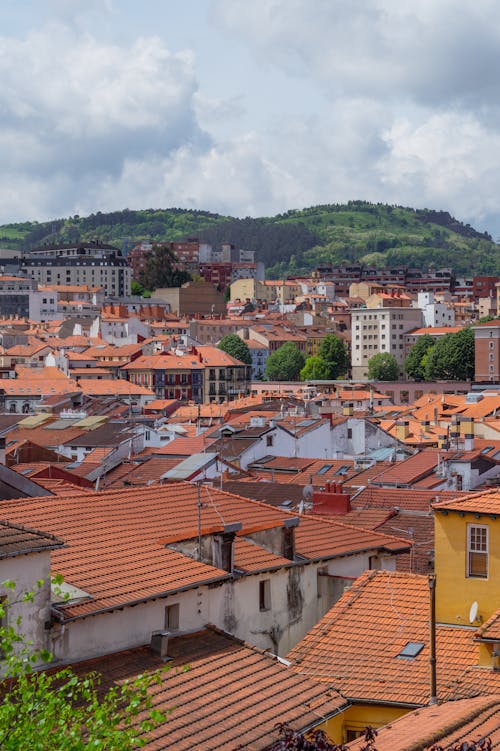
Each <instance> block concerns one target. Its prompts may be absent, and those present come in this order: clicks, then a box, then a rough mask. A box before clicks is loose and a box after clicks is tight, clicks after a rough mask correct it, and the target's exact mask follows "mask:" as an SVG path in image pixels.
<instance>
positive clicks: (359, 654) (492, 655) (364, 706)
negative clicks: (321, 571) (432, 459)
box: [288, 490, 500, 740]
mask: <svg viewBox="0 0 500 751" xmlns="http://www.w3.org/2000/svg"><path fill="white" fill-rule="evenodd" d="M433 509H434V512H435V571H436V577H435V580H434V579H433V578H431V580H428V578H427V577H424V576H419V575H416V574H405V573H402V572H389V571H376V570H374V571H367V572H365V573H364V574H363V575H362V576H361V577H360V578H359V579H358V580H357V581H356V582H355V583H354V584H353V586H352V588H351V589H350V590H348V591H347V592H345V593H344V595H343V596H342V597H341V599H340V600H339V601H338V602H337V603H335V605H334V606H333V607H332V608H331V609H330V611H329V612H328V613H327V614H326V615H325V616H324V617H323V618H322V619H321V620H320V621H319V623H318V624H317V625H316V626H315V627H314V628H313V629H312V630H311V631H310V632H309V634H307V636H306V637H305V638H304V639H303V640H302V641H301V642H300V643H299V644H297V645H296V646H295V647H294V648H293V649H292V650H291V652H290V653H289V655H288V659H289V660H290V661H291V662H292V664H293V666H294V668H295V669H296V670H297V672H299V673H300V674H301V675H303V676H307V677H309V678H312V679H316V680H318V681H320V682H328V683H329V684H330V685H332V686H333V687H334V688H335V689H336V690H338V691H340V692H341V693H342V695H343V696H345V697H346V698H347V699H348V700H349V701H350V703H351V705H352V706H351V708H350V709H348V710H347V712H346V713H345V715H344V718H345V723H344V730H343V732H344V738H345V739H347V740H351V739H352V738H353V737H355V736H356V735H358V734H360V733H361V732H362V730H363V729H364V727H366V725H372V726H375V727H378V726H381V725H385V724H387V723H388V722H392V721H393V720H395V719H396V718H397V717H399V716H401V715H402V714H404V713H406V712H407V711H409V710H410V709H412V708H416V707H418V706H425V705H427V704H428V703H429V701H430V699H431V696H432V693H431V692H432V691H433V687H432V682H431V674H430V671H429V657H430V640H429V618H430V613H431V596H432V591H433V589H434V585H433V582H434V581H435V582H436V585H435V614H436V645H437V653H436V656H437V693H436V695H437V699H438V701H447V700H450V699H461V698H466V697H474V696H478V695H481V694H483V695H485V694H499V693H500V671H499V670H498V659H499V654H500V649H499V647H500V632H499V630H498V623H499V621H500V610H499V609H498V597H499V591H500V590H499V586H500V585H499V582H500V554H499V551H500V544H499V543H500V526H499V525H500V522H499V521H498V520H499V518H500V492H499V491H498V490H490V491H487V492H484V493H474V494H462V495H461V496H460V497H458V498H455V499H451V500H443V501H440V502H435V503H433ZM497 527H498V528H497Z"/></svg>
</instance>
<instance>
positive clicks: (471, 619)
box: [469, 600, 478, 623]
mask: <svg viewBox="0 0 500 751" xmlns="http://www.w3.org/2000/svg"><path fill="white" fill-rule="evenodd" d="M477 608H478V604H477V602H476V600H474V602H473V603H472V605H471V606H470V610H469V623H474V621H475V620H476V618H477Z"/></svg>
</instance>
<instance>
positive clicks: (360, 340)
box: [351, 307, 422, 380]
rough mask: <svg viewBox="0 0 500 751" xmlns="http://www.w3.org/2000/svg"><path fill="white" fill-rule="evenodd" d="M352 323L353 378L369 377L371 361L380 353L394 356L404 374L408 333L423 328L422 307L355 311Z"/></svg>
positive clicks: (401, 372)
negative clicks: (406, 335) (406, 336)
mask: <svg viewBox="0 0 500 751" xmlns="http://www.w3.org/2000/svg"><path fill="white" fill-rule="evenodd" d="M351 320H352V328H351V331H352V357H351V362H352V377H353V379H354V380H357V379H358V378H367V377H368V361H369V360H370V358H372V357H373V356H374V355H376V354H378V353H379V352H382V353H384V352H388V353H389V354H391V355H394V357H395V358H396V360H397V361H398V364H399V367H400V375H403V372H404V371H403V366H404V361H405V334H406V333H407V332H408V331H411V330H412V329H416V328H420V327H421V326H422V311H421V310H419V309H418V308H392V307H391V308H354V309H352V310H351Z"/></svg>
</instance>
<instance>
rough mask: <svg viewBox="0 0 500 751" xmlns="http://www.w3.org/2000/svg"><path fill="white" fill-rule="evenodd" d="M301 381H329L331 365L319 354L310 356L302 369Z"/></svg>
mask: <svg viewBox="0 0 500 751" xmlns="http://www.w3.org/2000/svg"><path fill="white" fill-rule="evenodd" d="M300 380H301V381H329V380H330V367H329V363H327V362H325V360H323V358H322V357H320V356H319V355H313V356H312V357H308V358H307V360H306V364H305V365H304V367H303V368H302V370H301V371H300Z"/></svg>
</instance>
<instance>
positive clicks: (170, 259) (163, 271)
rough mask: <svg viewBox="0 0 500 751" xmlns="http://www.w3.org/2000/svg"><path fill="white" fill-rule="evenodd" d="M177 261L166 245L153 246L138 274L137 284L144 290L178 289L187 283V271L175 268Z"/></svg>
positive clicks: (189, 278)
mask: <svg viewBox="0 0 500 751" xmlns="http://www.w3.org/2000/svg"><path fill="white" fill-rule="evenodd" d="M176 261H177V259H176V257H175V255H174V253H173V252H172V251H171V250H170V247H169V246H168V245H165V244H163V245H155V246H154V247H153V250H152V251H151V253H149V255H148V256H147V258H146V265H145V268H144V270H143V271H142V272H141V274H140V279H139V282H140V284H141V285H142V286H143V287H145V288H146V289H158V288H159V287H180V286H181V285H183V284H185V283H186V282H189V281H190V280H191V276H190V275H189V274H188V273H187V271H179V270H178V269H176V268H175V263H176Z"/></svg>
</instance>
